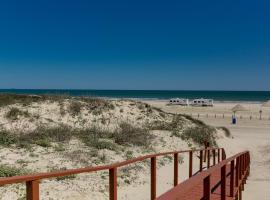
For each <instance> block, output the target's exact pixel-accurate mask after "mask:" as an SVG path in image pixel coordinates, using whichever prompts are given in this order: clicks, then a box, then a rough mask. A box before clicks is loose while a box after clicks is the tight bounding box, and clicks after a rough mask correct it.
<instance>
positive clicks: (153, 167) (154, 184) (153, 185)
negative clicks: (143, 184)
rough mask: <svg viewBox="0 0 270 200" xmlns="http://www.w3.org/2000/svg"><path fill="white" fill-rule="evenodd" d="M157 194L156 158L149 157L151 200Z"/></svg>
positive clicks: (153, 199)
mask: <svg viewBox="0 0 270 200" xmlns="http://www.w3.org/2000/svg"><path fill="white" fill-rule="evenodd" d="M156 196H157V159H156V157H153V158H151V200H155V199H156Z"/></svg>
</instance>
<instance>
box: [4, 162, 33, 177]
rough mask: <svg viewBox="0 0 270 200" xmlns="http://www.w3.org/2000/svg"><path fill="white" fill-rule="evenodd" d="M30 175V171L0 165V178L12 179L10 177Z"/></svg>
mask: <svg viewBox="0 0 270 200" xmlns="http://www.w3.org/2000/svg"><path fill="white" fill-rule="evenodd" d="M29 173H31V171H30V170H26V169H23V168H21V167H20V168H17V167H14V166H10V165H7V164H0V177H12V176H20V175H26V174H29Z"/></svg>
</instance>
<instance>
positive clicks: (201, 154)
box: [200, 151, 203, 172]
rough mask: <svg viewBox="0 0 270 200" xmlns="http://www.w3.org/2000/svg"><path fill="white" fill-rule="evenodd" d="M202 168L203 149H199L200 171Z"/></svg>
mask: <svg viewBox="0 0 270 200" xmlns="http://www.w3.org/2000/svg"><path fill="white" fill-rule="evenodd" d="M202 170H203V151H200V172H201V171H202Z"/></svg>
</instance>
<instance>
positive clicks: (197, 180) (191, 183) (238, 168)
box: [157, 151, 250, 200]
mask: <svg viewBox="0 0 270 200" xmlns="http://www.w3.org/2000/svg"><path fill="white" fill-rule="evenodd" d="M228 169H229V170H228ZM249 171H250V155H249V152H248V151H246V152H242V153H239V154H237V155H235V156H232V157H230V158H228V159H226V160H223V161H222V162H220V163H219V164H217V165H215V166H213V167H211V168H210V169H208V170H205V171H203V172H201V173H200V174H198V175H196V176H193V177H191V178H190V179H188V180H186V181H184V182H183V183H181V184H179V185H178V186H176V187H174V188H173V189H172V190H170V191H168V192H166V193H165V194H163V195H162V196H160V197H159V198H157V200H174V199H189V198H186V197H187V196H189V195H190V193H191V191H193V192H194V191H196V189H198V190H200V189H201V188H202V191H201V192H200V191H196V193H193V198H192V199H194V200H195V199H196V200H197V199H198V200H199V199H203V200H210V199H211V197H213V196H215V199H221V200H226V199H237V200H238V199H239V200H241V199H242V191H243V189H244V184H245V183H246V180H247V177H248V175H249ZM212 176H213V178H212ZM201 186H202V187H201Z"/></svg>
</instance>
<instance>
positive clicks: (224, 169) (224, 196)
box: [221, 165, 226, 200]
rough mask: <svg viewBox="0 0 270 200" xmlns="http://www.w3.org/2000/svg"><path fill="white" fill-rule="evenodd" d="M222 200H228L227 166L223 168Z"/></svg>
mask: <svg viewBox="0 0 270 200" xmlns="http://www.w3.org/2000/svg"><path fill="white" fill-rule="evenodd" d="M221 200H226V165H224V166H223V167H222V168H221Z"/></svg>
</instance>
